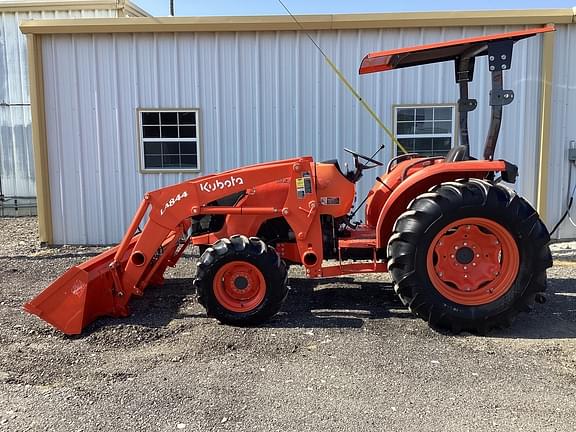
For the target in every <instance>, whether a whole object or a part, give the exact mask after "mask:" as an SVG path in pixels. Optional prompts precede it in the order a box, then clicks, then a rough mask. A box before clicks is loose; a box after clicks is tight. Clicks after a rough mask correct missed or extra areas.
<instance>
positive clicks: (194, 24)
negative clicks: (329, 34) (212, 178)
mask: <svg viewBox="0 0 576 432" xmlns="http://www.w3.org/2000/svg"><path fill="white" fill-rule="evenodd" d="M297 19H298V21H299V22H300V24H301V25H302V26H303V27H304V28H305V29H307V30H338V29H380V28H410V27H417V28H420V27H462V26H487V25H543V24H547V23H571V22H572V21H573V19H574V11H573V9H572V8H565V9H528V10H501V11H459V12H406V13H377V14H339V15H300V16H298V17H297ZM21 29H22V32H24V33H42V34H57V33H58V34H63V33H68V34H70V33H138V32H140V33H141V32H144V33H148V32H190V31H194V32H200V31H205V32H215V31H279V30H298V29H299V26H298V24H296V23H295V22H294V20H293V19H292V18H291V17H290V16H284V15H272V16H234V17H150V18H121V19H117V20H98V19H92V20H76V21H68V20H67V21H62V20H52V21H27V22H24V23H22V25H21Z"/></svg>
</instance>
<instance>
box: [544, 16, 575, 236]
mask: <svg viewBox="0 0 576 432" xmlns="http://www.w3.org/2000/svg"><path fill="white" fill-rule="evenodd" d="M556 29H557V31H556V45H555V47H554V79H553V89H552V115H551V126H550V141H549V143H548V145H549V146H550V168H549V174H548V175H549V177H548V178H549V185H548V196H547V199H548V215H549V218H550V221H551V223H550V227H549V228H552V224H555V223H556V222H557V221H558V220H559V219H560V217H561V216H562V214H563V213H564V211H565V210H566V207H567V203H568V200H569V198H570V195H571V193H572V191H573V190H574V184H575V183H576V167H575V166H574V164H573V163H570V162H569V161H568V150H569V149H570V148H576V121H574V119H576V74H575V73H574V71H575V70H576V28H575V26H574V25H558V26H556ZM570 171H571V172H570ZM569 179H570V180H571V186H570V188H569V187H568V180H569ZM571 215H572V216H571V217H572V219H573V220H574V219H576V218H575V217H574V207H573V208H572V212H571ZM554 238H562V239H573V238H576V227H575V226H574V224H573V223H572V222H571V221H570V220H569V219H568V218H567V219H566V220H565V221H564V222H563V223H562V225H560V228H559V229H558V231H557V233H556V234H555V235H554Z"/></svg>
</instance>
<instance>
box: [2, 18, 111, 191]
mask: <svg viewBox="0 0 576 432" xmlns="http://www.w3.org/2000/svg"><path fill="white" fill-rule="evenodd" d="M115 16H116V11H115V10H93V9H91V10H75V11H62V10H61V11H28V12H2V13H0V18H1V20H2V22H1V23H0V28H1V31H0V77H1V78H2V79H1V81H0V180H1V184H2V190H1V192H2V193H4V195H6V196H22V197H34V196H35V195H36V185H35V175H34V160H33V154H32V136H31V115H30V107H29V103H30V97H29V84H28V63H27V52H26V37H25V36H24V35H23V34H22V33H21V32H20V29H19V27H18V26H19V23H20V22H21V21H24V20H30V19H58V18H80V17H115Z"/></svg>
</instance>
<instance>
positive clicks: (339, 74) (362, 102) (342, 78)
mask: <svg viewBox="0 0 576 432" xmlns="http://www.w3.org/2000/svg"><path fill="white" fill-rule="evenodd" d="M278 3H280V4H281V5H282V7H283V8H284V10H285V11H286V12H287V13H288V15H290V17H292V19H293V20H294V22H295V23H296V24H297V25H298V27H300V29H301V30H302V31H303V32H304V34H305V35H306V36H307V37H308V39H310V42H312V43H313V44H314V46H315V47H316V48H317V49H318V51H320V54H322V57H324V60H325V61H326V63H328V65H329V66H330V67H331V68H332V70H333V71H334V73H335V74H336V76H337V77H338V78H339V79H340V81H342V84H344V85H345V86H346V88H347V89H348V90H349V91H350V93H352V95H353V96H354V97H355V98H356V99H357V100H358V102H360V105H362V106H363V107H364V109H365V110H366V111H368V114H370V115H371V116H372V118H373V119H374V120H375V121H376V123H377V124H378V126H380V127H381V128H382V129H383V130H384V132H386V134H387V135H388V136H389V137H390V139H391V140H392V142H393V143H394V144H395V145H396V146H397V147H398V148H399V149H400V150H402V151H403V152H404V153H408V150H406V148H405V147H404V146H403V145H402V144H400V142H399V141H398V139H397V138H396V136H395V135H394V134H393V133H392V131H391V130H390V129H389V128H388V127H386V125H385V124H384V122H383V121H382V120H381V119H380V117H378V114H376V112H375V111H374V110H373V109H372V107H371V106H370V105H368V103H367V102H366V101H365V100H364V98H363V97H362V96H361V95H360V93H358V91H357V90H356V89H355V88H354V87H352V84H350V82H349V81H348V80H347V79H346V77H345V76H344V74H343V73H342V71H341V70H340V69H338V67H337V66H336V65H335V64H334V62H333V61H332V60H331V59H330V57H328V54H326V53H325V52H324V50H322V48H321V47H320V45H319V44H318V43H317V42H316V41H315V40H314V38H313V37H312V36H311V35H310V33H308V31H307V30H306V29H305V28H304V26H303V25H302V24H301V23H300V21H298V20H297V19H296V17H295V16H294V15H293V14H292V12H290V10H289V9H288V7H286V5H285V4H284V3H283V2H282V0H278Z"/></svg>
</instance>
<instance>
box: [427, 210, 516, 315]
mask: <svg viewBox="0 0 576 432" xmlns="http://www.w3.org/2000/svg"><path fill="white" fill-rule="evenodd" d="M426 267H427V270H428V276H429V277H430V280H431V281H432V284H433V285H434V287H435V288H436V289H437V290H438V292H439V293H440V294H442V295H443V296H444V297H445V298H447V299H448V300H451V301H453V302H455V303H459V304H462V305H468V306H477V305H483V304H488V303H491V302H493V301H495V300H497V299H499V298H500V297H502V296H503V295H504V294H506V293H507V292H508V290H509V289H510V287H511V286H512V284H513V283H514V280H515V279H516V275H517V274H518V269H519V267H520V253H519V251H518V246H517V245H516V242H515V240H514V238H513V237H512V235H511V234H510V233H509V232H508V230H506V228H504V227H503V226H502V225H500V224H499V223H497V222H494V221H492V220H490V219H485V218H465V219H460V220H457V221H455V222H452V223H451V224H449V225H447V226H446V227H444V228H443V229H442V231H441V232H439V233H438V234H437V235H436V236H435V237H434V239H433V240H432V243H431V244H430V248H429V249H428V254H427V258H426Z"/></svg>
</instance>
